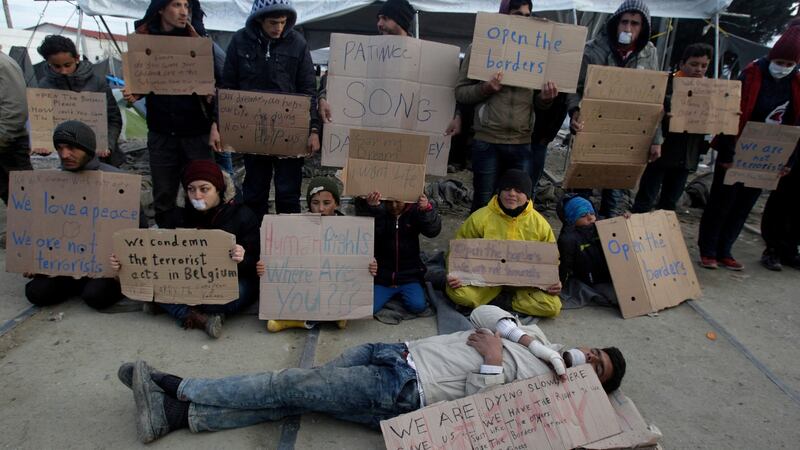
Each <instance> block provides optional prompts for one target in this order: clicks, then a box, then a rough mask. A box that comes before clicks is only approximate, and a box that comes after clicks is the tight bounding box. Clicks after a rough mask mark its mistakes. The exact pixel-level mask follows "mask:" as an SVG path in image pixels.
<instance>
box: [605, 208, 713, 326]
mask: <svg viewBox="0 0 800 450" xmlns="http://www.w3.org/2000/svg"><path fill="white" fill-rule="evenodd" d="M597 231H598V233H599V234H600V240H601V241H602V243H603V253H604V254H605V257H606V261H607V262H608V268H609V270H610V272H611V279H612V280H613V282H614V291H615V292H616V293H617V299H618V300H619V307H620V310H621V311H622V317H624V318H626V319H627V318H630V317H636V316H641V315H644V314H649V313H651V312H656V311H659V310H662V309H664V308H670V307H672V306H676V305H679V304H681V303H683V301H684V300H687V299H690V298H693V299H696V298H698V297H700V295H701V292H700V283H699V282H698V281H697V275H695V272H694V266H693V265H692V262H691V260H690V259H689V252H688V251H687V250H686V242H684V240H683V234H682V233H681V226H680V224H679V223H678V218H677V216H676V215H675V212H674V211H663V210H659V211H655V212H651V213H647V214H634V215H632V216H631V217H630V219H625V218H624V217H615V218H613V219H607V220H601V221H598V222H597Z"/></svg>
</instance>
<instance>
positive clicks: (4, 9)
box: [3, 0, 14, 30]
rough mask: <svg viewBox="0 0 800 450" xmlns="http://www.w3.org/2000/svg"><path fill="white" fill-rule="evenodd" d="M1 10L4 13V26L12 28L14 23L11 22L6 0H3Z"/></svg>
mask: <svg viewBox="0 0 800 450" xmlns="http://www.w3.org/2000/svg"><path fill="white" fill-rule="evenodd" d="M3 12H4V13H5V15H6V26H7V27H8V29H9V30H10V29H12V28H14V24H12V23H11V10H10V9H8V0H3Z"/></svg>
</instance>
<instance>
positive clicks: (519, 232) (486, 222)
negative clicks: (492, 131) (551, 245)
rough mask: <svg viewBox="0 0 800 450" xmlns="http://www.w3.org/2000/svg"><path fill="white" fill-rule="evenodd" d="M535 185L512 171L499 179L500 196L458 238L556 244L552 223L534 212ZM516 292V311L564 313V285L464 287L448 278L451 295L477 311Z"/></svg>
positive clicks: (513, 303)
mask: <svg viewBox="0 0 800 450" xmlns="http://www.w3.org/2000/svg"><path fill="white" fill-rule="evenodd" d="M532 189H533V183H532V182H531V178H530V177H529V176H528V174H527V173H525V172H523V171H521V170H518V169H511V170H509V171H507V172H506V173H504V174H503V175H502V176H501V177H500V179H498V180H497V190H498V192H499V194H497V195H495V196H494V197H492V199H491V200H490V201H489V204H488V205H487V206H484V207H483V208H481V209H479V210H477V211H475V212H474V213H472V214H471V215H470V216H469V217H467V220H466V221H465V222H464V223H463V224H462V225H461V228H459V229H458V232H457V233H456V237H455V238H456V239H478V238H480V239H499V240H518V241H540V242H555V241H556V238H555V235H554V234H553V230H552V229H551V228H550V224H548V223H547V220H545V218H544V217H542V215H541V214H539V213H538V212H536V211H535V210H534V209H533V202H532V201H531V200H530V197H531V190H532ZM504 288H505V289H509V290H510V291H511V292H512V294H513V295H512V300H511V307H512V308H513V309H514V311H517V312H520V313H522V314H527V315H531V316H541V317H555V316H557V315H558V313H559V312H560V311H561V300H560V299H559V298H558V293H559V292H560V291H561V283H556V284H554V285H552V286H550V287H548V288H547V290H542V289H539V288H535V287H505V286H464V285H462V284H461V280H460V279H458V278H457V277H455V276H453V275H448V276H447V287H446V291H447V295H448V296H449V297H450V299H451V300H452V301H453V302H454V303H456V304H458V305H461V306H466V307H469V308H476V307H478V306H480V305H485V304H487V303H489V302H491V301H492V300H494V299H495V298H496V297H497V296H498V295H499V294H500V293H501V292H502V291H503V289H504Z"/></svg>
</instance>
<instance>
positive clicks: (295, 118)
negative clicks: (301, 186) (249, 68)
mask: <svg viewBox="0 0 800 450" xmlns="http://www.w3.org/2000/svg"><path fill="white" fill-rule="evenodd" d="M217 102H218V104H219V123H218V127H219V134H220V139H221V140H222V145H223V147H224V148H225V150H227V151H233V152H238V153H255V154H259V155H280V156H302V155H305V154H307V153H308V133H309V124H310V121H311V99H310V98H309V97H307V96H305V95H288V94H273V93H266V92H248V91H234V90H229V89H220V90H219V91H218V93H217Z"/></svg>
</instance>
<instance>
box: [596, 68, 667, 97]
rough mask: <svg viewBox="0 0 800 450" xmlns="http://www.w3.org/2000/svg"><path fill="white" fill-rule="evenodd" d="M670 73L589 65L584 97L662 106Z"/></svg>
mask: <svg viewBox="0 0 800 450" xmlns="http://www.w3.org/2000/svg"><path fill="white" fill-rule="evenodd" d="M668 80H669V74H668V73H666V72H661V71H657V70H643V69H629V68H626V67H614V66H598V65H595V64H590V65H589V67H588V68H587V71H586V83H585V84H584V87H583V98H593V99H596V100H614V101H618V102H632V103H650V104H655V105H661V104H663V103H664V94H666V92H667V81H668Z"/></svg>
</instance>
